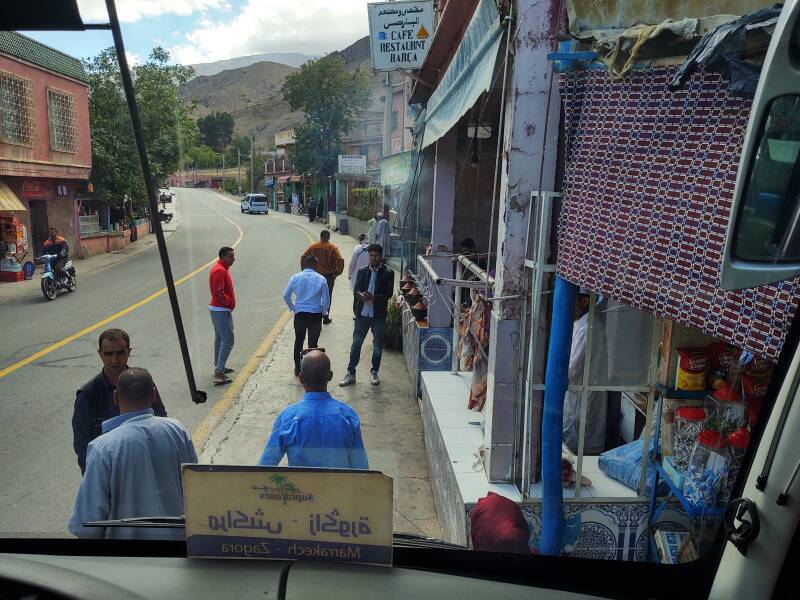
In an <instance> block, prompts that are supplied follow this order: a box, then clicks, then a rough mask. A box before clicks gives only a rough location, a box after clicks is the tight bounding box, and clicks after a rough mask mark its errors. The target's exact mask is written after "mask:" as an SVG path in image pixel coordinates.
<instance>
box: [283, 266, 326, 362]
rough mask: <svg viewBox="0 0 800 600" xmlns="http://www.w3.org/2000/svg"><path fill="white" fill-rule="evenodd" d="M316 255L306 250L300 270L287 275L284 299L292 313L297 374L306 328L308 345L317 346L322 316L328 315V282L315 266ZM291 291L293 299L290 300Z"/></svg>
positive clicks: (310, 346)
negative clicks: (306, 253) (289, 275)
mask: <svg viewBox="0 0 800 600" xmlns="http://www.w3.org/2000/svg"><path fill="white" fill-rule="evenodd" d="M318 265H319V259H317V257H316V256H314V255H313V254H309V255H308V256H306V257H305V258H304V259H303V270H302V271H301V272H300V273H295V274H294V275H292V277H291V278H290V279H289V284H288V285H287V286H286V290H285V291H284V292H283V301H284V302H286V306H288V307H289V310H291V311H292V312H293V313H294V376H295V377H297V376H298V375H299V374H300V359H301V358H302V355H301V354H302V352H303V344H304V343H305V339H306V332H308V347H309V348H316V347H317V342H318V341H319V334H320V332H321V331H322V318H323V317H327V316H328V310H329V308H330V304H331V301H330V294H329V293H328V282H327V280H326V279H325V277H323V276H322V275H320V274H319V273H317V271H316V268H317V266H318ZM292 295H294V302H292Z"/></svg>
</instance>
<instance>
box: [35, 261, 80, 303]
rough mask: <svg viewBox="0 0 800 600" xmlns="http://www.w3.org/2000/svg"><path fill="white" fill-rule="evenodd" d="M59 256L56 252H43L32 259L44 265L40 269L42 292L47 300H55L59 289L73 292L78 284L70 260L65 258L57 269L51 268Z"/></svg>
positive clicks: (73, 266)
mask: <svg viewBox="0 0 800 600" xmlns="http://www.w3.org/2000/svg"><path fill="white" fill-rule="evenodd" d="M59 258H61V257H60V256H59V255H58V254H43V255H42V256H40V257H39V258H35V259H34V261H33V262H34V263H36V264H37V265H44V270H43V271H42V294H44V297H45V298H47V299H48V300H55V299H56V296H58V292H59V291H60V290H67V291H69V292H74V291H75V288H76V287H77V285H78V279H77V275H76V273H75V265H73V264H72V261H71V260H69V259H68V260H66V261H65V262H64V264H63V265H61V266H60V268H59V269H54V268H53V266H52V265H53V263H54V262H55V261H56V260H58V259H59Z"/></svg>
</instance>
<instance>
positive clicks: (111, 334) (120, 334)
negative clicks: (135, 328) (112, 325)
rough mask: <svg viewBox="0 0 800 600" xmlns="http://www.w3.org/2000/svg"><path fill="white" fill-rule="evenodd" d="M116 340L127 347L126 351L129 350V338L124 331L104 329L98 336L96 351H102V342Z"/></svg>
mask: <svg viewBox="0 0 800 600" xmlns="http://www.w3.org/2000/svg"><path fill="white" fill-rule="evenodd" d="M117 340H123V341H124V342H125V345H126V346H127V347H128V350H130V349H131V337H130V336H129V335H128V332H127V331H125V330H124V329H106V330H105V331H104V332H103V333H101V334H100V339H99V340H97V349H98V350H102V349H103V342H105V341H108V342H116V341H117Z"/></svg>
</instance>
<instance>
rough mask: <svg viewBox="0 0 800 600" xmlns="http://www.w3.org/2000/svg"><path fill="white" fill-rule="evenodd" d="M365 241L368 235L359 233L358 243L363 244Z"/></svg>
mask: <svg viewBox="0 0 800 600" xmlns="http://www.w3.org/2000/svg"><path fill="white" fill-rule="evenodd" d="M365 239H367V234H366V233H359V234H358V241H359V242H363V241H364V240H365Z"/></svg>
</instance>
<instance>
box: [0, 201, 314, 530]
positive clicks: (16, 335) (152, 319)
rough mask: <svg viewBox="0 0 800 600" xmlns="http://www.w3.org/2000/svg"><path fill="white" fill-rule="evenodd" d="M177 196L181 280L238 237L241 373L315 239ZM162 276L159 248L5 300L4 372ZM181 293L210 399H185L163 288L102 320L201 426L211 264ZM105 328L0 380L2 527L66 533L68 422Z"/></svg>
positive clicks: (181, 414) (1, 319)
mask: <svg viewBox="0 0 800 600" xmlns="http://www.w3.org/2000/svg"><path fill="white" fill-rule="evenodd" d="M178 202H179V203H180V213H181V219H180V229H179V231H178V233H177V234H175V235H174V236H173V237H172V238H171V239H170V240H169V242H168V248H169V254H170V262H171V264H172V269H173V274H174V276H175V278H176V279H179V278H180V277H182V276H184V275H186V274H188V273H191V272H193V271H195V270H196V269H197V268H198V267H201V266H202V265H204V264H206V263H207V262H208V261H210V260H211V259H212V258H214V257H216V254H217V251H218V250H219V247H220V246H223V245H231V244H233V243H234V242H236V241H237V239H238V238H239V237H240V235H241V236H242V239H241V243H240V245H239V246H238V247H237V249H236V254H237V261H236V263H235V264H234V266H233V268H232V271H231V273H232V275H233V278H234V284H235V286H236V295H237V308H236V311H235V313H234V323H235V332H236V346H235V348H234V351H233V354H232V356H231V360H230V361H229V366H231V367H233V368H235V369H237V372H238V370H239V369H240V368H241V367H242V366H243V365H244V364H245V363H246V362H247V360H248V359H249V358H250V357H251V355H252V354H253V353H254V351H255V350H256V348H257V347H258V346H259V344H260V343H261V342H262V340H263V339H264V338H265V336H266V335H267V333H268V332H269V331H270V330H271V329H272V327H273V326H274V325H275V323H276V321H278V319H279V318H280V316H281V315H282V313H283V312H284V305H283V301H282V300H281V294H282V292H283V287H284V285H285V282H286V280H287V278H288V277H289V276H290V275H291V273H293V272H295V271H297V270H298V257H299V256H300V254H301V253H302V251H303V249H305V247H306V246H307V245H308V243H309V238H308V236H307V235H306V234H305V233H304V232H303V231H301V230H300V229H299V228H297V227H295V226H292V225H291V224H288V223H286V222H285V221H280V220H279V218H280V217H278V216H277V215H274V214H272V213H270V215H268V216H264V215H246V214H241V213H240V211H239V208H238V207H237V205H235V204H233V203H231V202H230V201H227V200H225V199H223V198H221V197H220V196H219V195H218V194H216V193H215V192H212V191H210V190H191V189H181V190H178ZM78 269H80V263H78ZM163 284H164V279H163V275H162V273H161V265H160V262H159V259H158V253H157V251H153V252H148V253H145V254H142V255H139V256H135V257H133V258H131V259H130V260H128V261H127V262H125V263H122V264H120V265H119V266H117V267H114V268H112V269H109V270H105V271H103V272H100V273H96V274H92V275H87V276H85V277H81V276H80V272H79V274H78V290H77V292H75V293H74V294H62V295H60V296H59V298H58V299H57V300H56V301H55V302H46V301H45V300H44V298H43V297H42V296H41V293H40V292H39V291H38V290H36V291H35V292H34V293H32V294H31V295H30V296H28V297H24V298H22V299H18V300H15V301H14V302H13V303H4V304H2V305H0V331H2V334H0V341H1V343H0V370H2V369H5V368H7V367H9V366H11V365H14V364H16V363H18V362H19V361H21V360H23V359H25V358H26V357H29V356H30V355H31V354H33V353H35V352H38V351H41V350H43V349H46V348H48V347H50V346H52V345H53V344H56V343H58V342H59V341H62V340H64V338H67V337H68V336H70V335H72V334H75V333H76V332H80V331H81V330H83V329H85V328H87V327H91V326H92V325H93V324H96V323H97V322H98V321H100V320H102V319H105V318H107V317H109V316H111V315H114V314H116V313H118V312H119V311H122V310H124V309H126V308H128V307H130V306H131V305H133V304H135V303H137V302H139V301H141V300H142V299H145V298H147V297H149V296H150V295H151V294H153V293H154V292H157V291H158V290H159V289H161V288H163ZM178 297H179V300H180V305H181V311H182V314H183V320H184V326H185V328H186V334H187V337H188V341H189V347H190V351H191V355H192V362H193V365H194V369H195V376H196V378H197V381H198V387H199V388H200V389H204V390H206V391H207V392H208V396H209V398H208V402H207V403H206V404H205V405H200V406H197V405H194V404H193V403H192V402H191V401H190V399H189V395H188V389H187V385H186V380H185V374H184V370H183V364H182V362H181V360H180V350H179V347H178V341H177V336H176V335H175V329H174V325H173V322H172V317H171V312H170V309H169V299H168V298H167V295H166V294H162V295H160V296H158V297H157V298H155V299H153V300H151V301H149V302H147V303H145V304H143V305H142V306H140V307H138V308H136V309H135V310H132V311H131V312H129V313H127V314H125V315H123V316H121V317H119V318H116V319H114V320H113V321H112V322H111V323H109V324H108V325H105V326H104V327H103V328H106V327H121V328H123V329H125V330H127V331H128V332H129V333H130V334H131V337H132V346H133V348H134V351H133V352H134V353H133V357H132V359H131V363H130V364H132V365H135V366H142V367H145V368H147V369H149V370H150V371H151V372H152V373H153V376H154V378H155V381H156V383H157V385H158V387H159V390H160V392H161V395H162V398H163V399H164V403H165V404H166V407H167V411H168V412H169V415H170V416H173V417H175V418H177V419H179V420H180V421H182V422H183V423H184V424H185V425H186V427H187V428H188V429H189V430H190V431H194V430H195V428H196V427H197V426H198V425H199V424H200V423H201V421H202V420H203V418H204V417H205V416H206V415H207V414H208V412H209V411H210V410H211V409H212V407H213V406H214V404H215V403H216V402H218V401H219V400H220V399H221V398H222V396H223V394H224V393H225V389H226V388H225V387H215V386H213V385H211V383H210V380H211V377H212V375H213V360H212V354H213V350H212V348H213V332H212V330H211V322H210V319H209V315H208V308H207V307H208V298H209V292H208V269H203V270H202V271H201V272H199V273H197V274H196V275H195V276H193V277H191V278H190V279H188V280H187V281H185V282H184V283H182V284H181V285H179V286H178ZM101 330H102V328H101V329H98V330H97V331H94V332H91V333H87V334H86V335H83V336H81V337H79V338H78V339H75V340H74V341H71V342H69V343H67V344H65V345H63V346H62V347H60V348H57V349H55V350H53V351H52V352H49V353H47V354H46V355H45V356H42V357H41V358H39V359H37V360H35V361H33V362H31V363H30V364H28V365H26V366H24V367H22V368H19V369H17V370H15V371H13V372H11V373H9V374H8V375H6V376H4V377H2V378H0V482H2V484H0V536H2V535H9V534H11V535H13V534H15V533H17V534H25V533H30V532H36V533H37V534H41V535H56V536H61V535H66V520H67V518H68V516H69V513H70V510H71V507H72V501H73V498H74V494H75V490H76V488H77V485H78V483H79V481H80V470H79V469H78V466H77V463H76V461H75V455H74V452H73V450H72V429H71V425H70V421H71V418H72V409H73V402H74V397H75V390H76V389H78V388H79V387H80V386H81V385H82V384H83V383H84V382H86V381H87V380H89V379H90V378H91V377H93V376H94V375H95V374H97V372H99V370H100V367H101V364H100V359H99V357H98V356H97V354H96V348H97V336H98V334H99V332H100V331H101ZM267 433H268V432H265V434H264V435H265V436H266V434H267ZM255 458H257V457H255ZM255 458H254V460H255Z"/></svg>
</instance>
